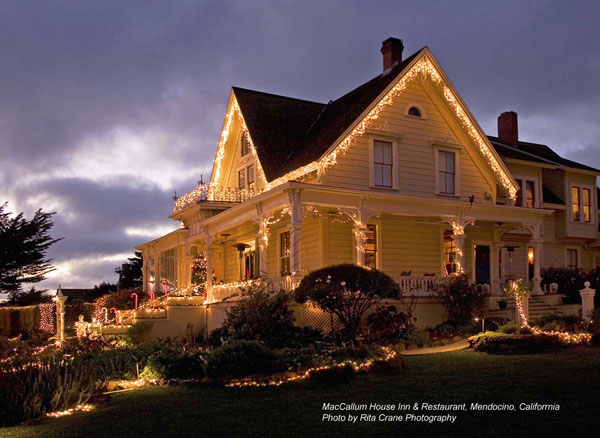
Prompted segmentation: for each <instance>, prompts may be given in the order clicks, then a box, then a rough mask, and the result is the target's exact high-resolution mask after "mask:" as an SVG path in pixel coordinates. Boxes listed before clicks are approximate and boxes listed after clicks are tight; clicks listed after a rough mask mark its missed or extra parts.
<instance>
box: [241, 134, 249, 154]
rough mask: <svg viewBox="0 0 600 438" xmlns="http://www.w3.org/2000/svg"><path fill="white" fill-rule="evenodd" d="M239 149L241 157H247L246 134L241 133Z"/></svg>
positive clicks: (247, 142)
mask: <svg viewBox="0 0 600 438" xmlns="http://www.w3.org/2000/svg"><path fill="white" fill-rule="evenodd" d="M241 149H242V157H243V156H245V155H248V154H249V153H250V142H249V141H248V138H247V137H246V134H243V133H242V140H241Z"/></svg>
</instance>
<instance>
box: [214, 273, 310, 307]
mask: <svg viewBox="0 0 600 438" xmlns="http://www.w3.org/2000/svg"><path fill="white" fill-rule="evenodd" d="M299 281H300V280H299V279H298V278H295V277H292V276H287V277H276V278H265V279H256V280H247V281H235V282H232V283H221V284H215V285H213V287H212V293H211V294H210V297H209V299H210V301H211V302H213V303H218V302H221V301H226V300H227V301H235V300H238V299H240V297H241V295H242V294H243V291H244V289H247V288H248V287H251V286H255V285H256V286H258V285H264V286H265V287H266V289H267V291H269V292H276V291H279V290H285V291H292V290H294V289H295V288H296V287H297V286H298V284H299Z"/></svg>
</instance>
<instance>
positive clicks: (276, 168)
mask: <svg viewBox="0 0 600 438" xmlns="http://www.w3.org/2000/svg"><path fill="white" fill-rule="evenodd" d="M403 49H404V47H403V43H402V41H401V40H399V39H396V38H389V39H387V40H386V41H384V42H383V45H382V48H381V53H382V55H383V71H382V73H381V74H379V75H378V76H376V77H375V78H373V79H372V80H370V81H368V82H366V83H365V84H363V85H361V86H359V87H358V88H356V89H354V90H352V91H350V92H349V93H347V94H345V95H344V96H342V97H340V98H337V99H335V100H332V101H329V102H328V103H318V102H310V101H306V100H301V99H295V98H290V97H284V96H277V95H273V94H268V93H263V92H259V91H252V90H246V89H242V88H236V87H234V88H232V90H231V93H230V95H229V102H228V105H227V112H226V115H225V120H224V123H223V128H222V131H221V136H220V139H219V143H218V147H217V151H216V155H215V159H214V166H213V170H212V174H211V177H210V181H209V182H208V183H207V184H205V183H202V184H200V185H198V187H197V188H196V189H194V190H193V191H191V192H190V193H187V194H185V195H183V196H181V197H179V198H177V199H176V200H175V205H174V210H173V213H172V214H171V215H170V218H172V219H173V220H175V221H178V222H179V223H180V224H181V226H180V228H179V229H177V230H175V231H173V232H171V233H169V234H167V235H165V236H163V237H161V238H159V239H156V240H153V241H151V242H148V243H145V244H143V245H140V246H138V247H137V249H138V250H139V251H141V252H142V254H143V260H144V266H143V275H144V284H146V285H152V287H153V288H154V289H155V290H160V285H161V284H164V283H162V282H163V281H166V283H167V284H168V285H169V286H170V287H171V289H175V288H177V289H179V290H185V288H186V287H189V286H190V281H191V265H192V263H193V261H194V259H195V257H196V255H197V254H199V253H202V254H204V256H205V257H206V263H207V266H208V271H209V272H210V271H214V279H213V278H211V276H209V278H208V279H207V284H206V291H207V296H206V303H207V304H213V303H220V302H222V301H223V299H224V297H227V296H230V295H231V294H232V293H233V292H235V291H237V290H238V288H239V287H240V286H242V287H243V286H244V285H247V284H248V282H251V281H252V280H253V279H257V278H262V279H268V281H269V284H270V285H271V287H274V288H279V287H281V288H287V289H290V288H293V287H294V286H295V285H296V284H297V283H298V282H299V281H300V279H301V278H302V276H303V275H304V274H306V273H307V272H309V271H311V270H315V269H318V268H321V267H325V266H328V265H334V264H338V263H348V262H350V263H356V264H358V265H361V266H367V267H370V268H376V269H380V270H382V271H383V272H385V273H387V274H389V275H391V276H392V277H394V278H395V279H396V280H397V281H398V282H399V283H400V285H401V286H402V288H403V289H404V290H405V292H406V293H410V294H411V295H415V296H417V297H419V298H422V299H423V302H428V301H427V300H430V301H431V300H432V298H431V296H432V290H433V286H434V285H435V283H436V282H437V281H439V279H440V278H442V277H445V276H448V275H452V274H453V273H459V272H467V273H470V274H471V275H472V278H473V281H475V282H477V283H483V284H489V287H490V292H491V295H492V297H499V296H500V295H501V294H502V289H501V288H502V285H503V284H504V282H505V281H506V280H507V279H510V278H524V279H526V280H528V281H531V282H532V285H533V295H534V296H536V297H539V298H538V301H539V302H538V304H539V306H541V307H542V311H543V310H544V309H546V310H549V309H555V307H552V306H555V305H558V304H560V299H557V298H556V294H551V293H550V292H555V291H550V290H549V289H548V288H546V290H544V289H542V287H541V284H540V283H541V276H540V272H541V269H542V268H545V267H552V266H554V267H578V268H591V267H594V266H596V265H597V264H598V263H599V262H600V258H599V255H600V248H599V247H598V246H597V242H598V237H599V236H598V213H597V212H598V209H597V196H596V177H597V176H598V175H599V174H600V170H598V169H594V168H592V167H589V166H586V165H584V164H580V163H576V162H573V161H570V160H567V159H565V158H562V157H561V156H559V155H558V154H556V153H555V152H554V151H553V150H552V149H550V148H549V147H548V146H546V145H542V144H536V143H529V142H524V141H521V140H520V139H519V137H518V122H517V114H516V113H514V112H505V113H502V114H501V115H500V116H499V118H498V135H497V136H487V135H486V134H485V133H484V132H483V131H482V129H481V128H480V126H479V125H478V123H477V121H476V120H475V118H474V117H473V115H472V114H471V112H470V111H469V109H468V108H467V106H466V104H465V102H463V100H462V99H461V97H460V95H459V94H458V92H457V91H456V89H455V88H454V86H453V85H452V83H451V82H450V80H449V79H448V77H447V76H446V74H445V73H444V71H443V70H442V68H441V67H440V65H439V64H438V63H437V61H436V59H435V58H434V56H433V55H432V53H431V52H430V50H429V48H427V47H424V48H422V49H421V50H419V51H417V52H416V53H414V54H412V55H411V56H408V57H403ZM551 295H554V297H551ZM544 297H546V298H544ZM198 304H204V303H200V302H198ZM539 306H538V307H539ZM544 306H545V307H544Z"/></svg>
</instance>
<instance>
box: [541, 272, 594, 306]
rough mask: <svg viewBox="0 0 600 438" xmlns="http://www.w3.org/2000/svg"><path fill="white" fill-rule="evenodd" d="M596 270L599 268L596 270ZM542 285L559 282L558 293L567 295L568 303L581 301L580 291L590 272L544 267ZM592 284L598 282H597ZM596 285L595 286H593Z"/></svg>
mask: <svg viewBox="0 0 600 438" xmlns="http://www.w3.org/2000/svg"><path fill="white" fill-rule="evenodd" d="M594 271H595V272H596V271H597V270H594ZM541 274H542V285H546V284H551V283H556V284H558V293H560V294H563V295H566V296H567V298H566V301H567V302H568V303H574V304H575V303H581V297H580V296H579V291H580V290H581V289H583V288H584V283H585V282H586V280H587V278H588V275H587V274H588V273H586V272H585V271H584V270H582V269H567V268H547V269H542V272H541ZM592 284H598V283H597V282H595V283H592ZM592 287H594V286H592Z"/></svg>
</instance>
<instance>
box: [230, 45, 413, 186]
mask: <svg viewBox="0 0 600 438" xmlns="http://www.w3.org/2000/svg"><path fill="white" fill-rule="evenodd" d="M421 50H423V49H421ZM421 50H419V51H418V52H416V53H414V54H413V55H411V56H409V57H408V58H406V59H405V60H404V61H402V62H401V63H399V64H397V65H395V66H394V67H392V69H391V70H390V71H388V72H384V73H382V74H380V75H379V76H377V77H375V78H373V79H371V80H370V81H368V82H366V83H365V84H363V85H361V86H360V87H358V88H356V89H355V90H353V91H351V92H349V93H348V94H345V95H344V96H342V97H340V98H339V99H336V100H334V101H330V102H329V103H328V104H322V103H317V102H309V101H306V100H300V99H293V98H290V97H284V96H277V95H274V94H267V93H261V92H258V91H251V90H246V89H243V88H237V87H234V88H233V92H234V94H235V97H236V99H237V101H238V104H239V105H240V109H241V111H242V115H243V116H244V120H245V121H246V126H247V127H248V131H249V133H250V137H251V138H252V142H253V143H254V144H255V145H256V152H257V154H258V158H259V160H260V163H261V165H262V167H263V170H264V172H265V176H266V177H267V180H268V181H273V180H274V179H276V178H279V177H280V176H283V175H285V174H286V173H288V172H291V171H292V170H295V169H298V168H299V167H302V166H305V165H307V164H309V163H311V162H312V161H315V160H317V159H319V158H321V156H322V155H323V154H324V153H325V152H326V151H327V149H329V147H331V146H332V145H333V143H334V142H335V141H336V140H337V139H338V138H339V137H340V136H341V135H342V134H343V133H344V131H346V129H348V127H350V126H351V125H352V123H353V122H354V121H355V120H356V119H357V118H358V117H359V116H360V115H361V114H362V113H363V112H364V111H365V110H366V109H367V108H368V107H369V105H371V103H373V101H374V100H375V99H376V98H377V96H379V95H380V94H381V93H382V92H383V91H384V90H385V89H386V88H387V87H388V86H389V85H390V84H391V83H392V82H393V81H394V79H396V78H397V77H398V75H399V74H400V73H401V72H402V70H404V68H405V67H406V66H407V65H408V64H410V62H411V61H412V60H413V59H415V58H416V56H417V55H418V54H419V53H420V52H421Z"/></svg>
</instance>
